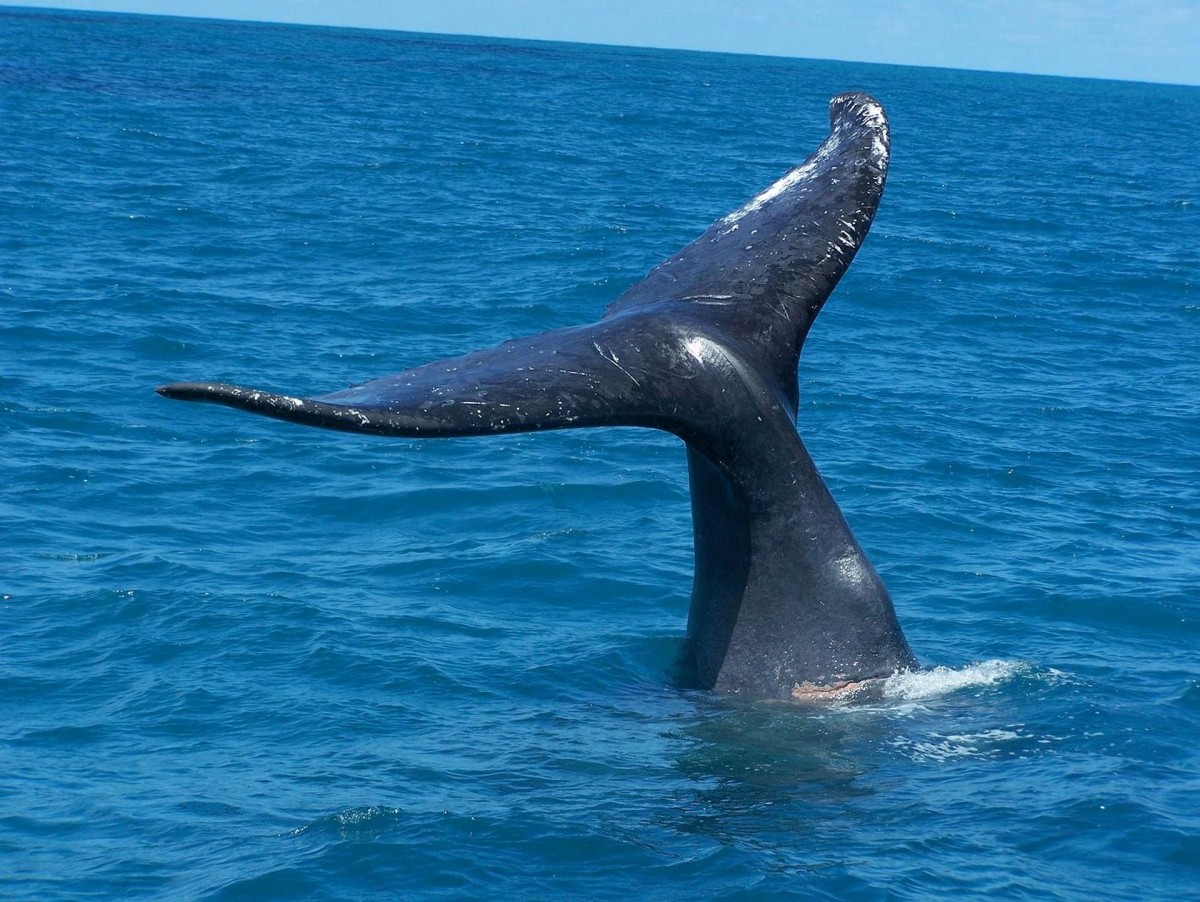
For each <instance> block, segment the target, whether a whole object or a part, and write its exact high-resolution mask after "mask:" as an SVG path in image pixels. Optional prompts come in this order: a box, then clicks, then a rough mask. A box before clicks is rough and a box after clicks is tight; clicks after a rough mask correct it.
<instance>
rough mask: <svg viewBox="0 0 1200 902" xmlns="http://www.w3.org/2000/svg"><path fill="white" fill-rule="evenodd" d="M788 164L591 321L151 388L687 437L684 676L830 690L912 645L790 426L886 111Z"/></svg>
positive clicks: (845, 119) (881, 169)
mask: <svg viewBox="0 0 1200 902" xmlns="http://www.w3.org/2000/svg"><path fill="white" fill-rule="evenodd" d="M829 113H830V115H829V118H830V130H829V134H828V137H827V138H826V139H825V140H824V142H823V143H822V144H821V145H820V146H819V147H818V148H817V150H816V151H815V152H814V153H812V154H811V155H810V156H808V157H807V159H805V160H804V161H803V162H802V163H801V164H800V165H798V166H796V167H795V168H793V169H791V170H790V171H789V172H787V173H786V174H785V175H784V176H783V177H782V178H780V179H779V180H778V181H776V182H775V183H774V184H772V185H770V186H769V187H767V188H766V189H765V190H763V191H761V192H760V193H758V194H757V195H755V196H754V197H753V198H751V199H750V200H749V201H748V202H747V203H746V204H744V205H743V206H742V207H740V208H739V209H737V210H735V211H733V212H732V213H729V214H728V215H726V216H724V217H723V218H721V219H719V220H717V221H716V222H714V223H713V224H712V226H711V227H709V228H708V230H707V231H705V232H704V233H703V234H702V235H700V237H699V238H697V239H696V240H694V241H693V242H692V243H690V244H688V245H687V246H686V247H684V248H683V249H682V250H680V251H679V252H677V253H675V254H674V255H673V256H671V257H668V258H667V259H666V260H664V261H663V262H661V263H659V264H658V265H657V266H655V267H654V268H653V269H652V270H651V271H650V272H649V273H648V274H647V275H646V276H645V277H644V278H643V279H642V280H641V281H639V282H637V283H636V284H634V285H633V286H632V287H630V288H629V289H628V290H627V291H625V292H624V293H623V294H621V295H620V296H619V297H618V298H617V299H616V300H615V301H614V302H613V303H612V304H611V305H610V306H609V307H608V309H607V310H606V311H604V313H603V315H602V316H601V317H600V319H599V320H597V321H596V322H594V323H591V324H587V325H581V326H572V327H568V328H559V329H554V330H551V331H546V332H542V333H541V334H538V335H533V336H530V337H525V338H516V339H513V340H510V341H505V342H503V343H501V344H499V345H497V346H495V347H492V348H489V349H486V350H481V351H474V352H472V353H467V354H463V355H462V356H457V357H451V358H447V359H443V360H437V361H434V362H432V363H427V364H424V365H422V366H418V367H415V368H413V369H408V370H405V371H404V372H401V373H398V374H395V375H390V376H384V377H382V378H377V379H373V380H372V381H368V382H365V383H362V384H359V385H357V386H355V387H352V388H348V389H345V390H341V391H335V392H333V393H331V394H325V395H320V396H317V397H295V396H292V395H289V394H285V393H278V392H273V391H266V390H261V389H256V388H249V387H245V386H240V385H230V384H225V383H216V382H179V383H173V384H170V385H164V386H162V387H160V388H158V389H157V391H158V393H159V394H161V395H163V396H165V397H167V398H172V399H178V400H185V401H201V402H210V403H215V404H222V405H225V406H227V407H233V408H236V409H239V410H244V411H248V412H251V413H256V414H261V415H264V416H267V417H273V418H275V419H278V420H285V421H288V422H291V423H298V424H302V425H305V426H316V427H321V428H325V429H333V430H340V431H343V432H355V433H364V434H370V435H377V436H402V437H408V438H448V437H462V436H488V435H498V434H503V433H514V432H535V431H540V430H549V429H581V428H588V427H596V426H634V427H644V428H649V429H658V430H663V431H666V432H668V433H671V434H672V435H674V436H677V437H678V438H679V439H681V440H682V442H683V444H684V447H685V449H686V457H687V467H688V478H689V488H690V494H691V507H692V532H693V542H694V568H695V572H694V577H693V582H692V589H691V600H690V607H689V611H688V618H687V628H686V633H685V636H684V639H683V643H682V649H681V652H680V658H679V678H680V680H681V682H682V683H683V684H684V685H686V686H689V687H694V688H698V689H706V690H715V691H717V692H721V693H729V694H735V695H743V696H747V697H754V698H779V699H811V698H822V697H832V698H841V697H844V696H845V695H846V693H853V692H855V691H857V690H858V689H859V688H860V687H864V686H870V685H874V686H878V685H880V681H881V680H882V679H883V678H885V677H887V676H890V675H892V674H894V673H896V672H898V671H904V670H908V669H913V668H915V667H916V666H917V660H916V658H915V656H914V654H913V652H912V650H911V648H910V646H909V644H908V641H907V640H906V638H905V636H904V633H903V631H902V629H901V627H900V624H899V621H898V619H897V616H896V612H895V608H894V605H893V603H892V599H891V596H890V595H889V593H888V590H887V588H886V587H885V585H884V583H883V580H882V579H881V578H880V576H879V574H878V572H877V571H876V570H875V568H874V567H873V566H872V564H871V563H870V561H869V560H868V559H867V556H866V554H865V553H864V552H863V550H862V548H861V547H860V546H859V544H858V542H857V541H856V540H855V538H854V535H853V533H852V532H851V530H850V527H849V525H848V524H847V522H846V519H845V517H844V516H843V514H842V512H841V510H840V509H839V507H838V505H837V503H836V502H835V501H834V498H833V496H832V494H831V493H830V491H829V489H828V487H827V486H826V484H825V482H824V480H823V479H822V477H821V475H820V474H819V472H818V471H817V467H816V465H815V463H814V462H813V460H812V458H811V456H810V455H809V453H808V450H807V448H806V447H805V445H804V442H803V441H802V439H801V437H800V434H799V432H798V430H797V424H796V420H797V414H798V407H799V386H798V366H799V361H800V353H801V350H802V348H803V345H804V342H805V339H806V337H807V336H808V333H809V330H810V328H811V326H812V324H813V321H814V320H815V318H816V316H817V314H818V313H819V312H820V311H821V309H822V308H823V306H824V304H825V302H826V300H827V299H828V298H829V296H830V293H831V292H832V291H833V289H834V287H835V286H836V285H837V283H838V281H839V280H840V279H841V277H842V274H843V273H845V272H846V269H847V267H849V265H850V262H851V261H852V260H853V259H854V256H855V254H856V253H857V251H858V249H859V248H860V247H861V246H862V243H863V240H864V239H865V238H866V236H867V233H868V231H869V229H870V227H871V223H872V221H873V220H874V218H875V213H876V210H877V209H878V206H879V201H880V197H881V196H882V193H883V187H884V182H885V180H886V177H887V169H888V159H889V152H890V146H891V139H890V131H889V126H888V120H887V117H886V115H885V114H884V111H883V108H882V107H881V105H880V104H879V102H878V101H877V100H875V99H874V98H873V97H871V96H869V95H867V94H863V93H845V94H839V95H838V96H836V97H834V98H832V100H831V101H830V103H829Z"/></svg>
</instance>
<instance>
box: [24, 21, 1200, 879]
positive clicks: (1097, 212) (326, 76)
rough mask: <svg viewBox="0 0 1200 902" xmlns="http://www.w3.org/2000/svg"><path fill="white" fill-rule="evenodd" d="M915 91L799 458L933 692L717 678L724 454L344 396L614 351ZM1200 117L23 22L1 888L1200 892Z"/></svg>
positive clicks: (464, 44) (832, 317)
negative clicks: (224, 400)
mask: <svg viewBox="0 0 1200 902" xmlns="http://www.w3.org/2000/svg"><path fill="white" fill-rule="evenodd" d="M848 89H861V90H867V91H870V92H872V93H874V94H875V95H876V96H877V97H879V98H880V100H881V101H882V102H883V104H884V106H885V107H886V109H887V110H888V113H889V115H890V118H891V123H892V133H893V159H892V167H891V172H890V175H889V181H888V187H887V191H886V193H885V196H884V200H883V203H882V205H881V207H880V210H879V214H878V217H877V219H876V223H875V226H874V229H873V231H872V232H871V235H870V237H869V238H868V240H867V242H866V245H865V247H864V248H863V250H862V252H861V253H860V254H859V256H858V259H857V260H856V261H855V263H854V264H853V266H852V267H851V269H850V271H849V273H848V275H847V276H846V278H845V279H844V280H843V281H842V283H841V285H840V286H839V288H838V289H837V291H836V292H835V294H834V296H833V299H832V300H831V301H830V303H829V305H828V306H827V307H826V309H825V311H824V312H823V313H822V315H821V317H820V318H819V320H818V321H817V325H816V327H815V328H814V330H813V332H812V334H811V335H810V337H809V340H808V344H807V347H806V350H805V353H804V358H803V361H802V364H801V411H800V423H799V428H800V431H801V433H802V435H803V436H804V439H805V442H806V443H807V445H808V447H809V449H810V451H811V452H812V454H813V457H814V458H815V459H816V461H817V463H818V466H819V467H820V468H821V470H822V472H823V474H824V476H825V478H826V481H827V482H828V483H829V485H830V487H831V489H832V490H833V493H834V495H835V496H836V497H837V498H838V500H839V503H840V504H841V505H842V507H843V509H844V511H845V513H846V516H847V518H848V520H849V521H850V523H851V525H852V527H853V528H854V530H855V532H856V534H857V536H858V538H859V540H860V542H861V543H862V545H863V547H864V548H865V549H866V551H867V553H868V555H869V556H870V557H871V558H872V560H873V562H874V563H875V565H876V566H877V568H878V569H879V571H880V572H881V573H882V575H883V577H884V579H885V580H886V581H887V583H888V585H889V587H890V589H891V592H892V594H893V596H894V598H895V600H896V606H897V611H898V614H899V617H900V620H901V622H902V623H903V625H904V627H905V630H906V632H907V635H908V637H909V639H910V641H911V643H912V645H913V648H914V649H915V650H916V652H917V654H918V655H919V657H920V659H921V661H922V663H923V664H924V665H925V667H926V669H925V670H924V671H922V672H920V673H913V674H907V675H900V676H897V677H895V678H893V679H892V680H891V681H890V682H889V683H888V684H887V689H886V693H885V696H884V698H883V699H881V700H876V701H872V702H870V703H862V704H847V705H841V706H825V707H818V708H813V707H797V706H793V705H790V704H781V703H762V702H748V701H743V700H737V699H729V698H724V697H720V696H717V695H714V694H711V693H707V692H699V691H694V690H688V689H685V688H681V687H679V686H678V685H676V684H675V683H674V682H673V679H672V662H673V660H674V656H675V654H676V652H677V651H678V648H679V646H680V641H681V638H682V636H683V632H684V626H685V622H686V617H687V608H688V597H689V591H690V583H691V554H692V551H691V527H690V509H689V505H688V494H687V482H686V469H685V463H684V450H683V447H682V445H681V444H680V443H679V442H678V441H677V440H676V439H674V438H672V437H670V436H668V435H666V434H660V433H655V432H650V431H638V430H619V429H613V430H586V431H578V432H576V431H568V432H561V433H553V434H540V435H521V436H511V437H504V438H492V439H461V440H443V441H428V442H421V441H415V440H412V441H410V440H383V439H371V438H367V437H360V436H352V435H345V434H339V433H332V432H323V431H319V430H308V429H304V428H300V427H296V426H291V425H287V424H282V423H278V422H274V421H270V420H266V419H261V418H256V417H251V416H248V415H245V414H240V413H235V412H233V411H229V410H225V409H222V408H216V407H209V406H197V405H186V404H179V403H173V402H169V401H166V400H163V399H162V398H159V397H158V396H156V395H155V394H154V388H155V386H157V385H160V384H162V383H164V382H169V381H175V380H186V379H214V380H224V381H237V382H242V383H249V384H253V385H257V386H260V387H263V388H269V389H275V390H281V391H286V392H291V393H300V394H317V393H323V392H328V391H333V390H337V389H340V388H343V387H345V386H347V385H350V384H354V383H357V382H361V381H364V380H366V379H368V378H372V377H375V376H379V375H384V374H387V373H392V372H397V371H399V370H402V369H405V368H407V367H410V366H412V365H414V364H418V363H421V362H424V361H427V360H430V359H434V358H437V357H443V356H448V355H454V354H458V353H462V352H464V351H468V350H472V349H476V348H479V347H486V346H490V345H492V344H496V343H498V342H499V341H501V340H504V339H507V338H511V337H514V336H520V335H525V334H530V333H534V332H540V331H543V330H546V329H549V328H553V327H559V326H567V325H572V324H578V323H584V322H589V321H591V320H594V319H596V318H597V317H598V316H599V315H600V314H601V313H602V311H603V310H604V307H605V305H606V304H608V303H609V302H610V301H612V300H613V299H615V298H616V296H617V295H618V294H620V293H621V292H622V291H623V290H624V289H625V288H626V287H627V286H629V285H630V284H631V283H633V282H634V281H636V280H637V279H639V278H640V277H641V276H642V275H643V274H645V273H646V272H647V271H648V270H649V269H650V268H651V267H652V266H653V265H654V264H655V263H657V262H658V261H659V260H660V259H662V258H663V257H665V256H667V255H668V254H670V253H672V252H673V251H675V250H676V249H678V248H679V247H681V246H682V245H683V244H685V243H686V242H688V241H690V240H691V239H692V238H694V237H695V236H697V235H698V234H699V233H700V232H701V231H703V230H704V229H705V228H706V227H707V226H708V225H709V223H710V222H712V221H713V220H714V219H716V218H718V217H719V216H721V215H723V214H725V213H726V212H728V211H730V210H732V209H734V208H736V207H737V206H739V205H740V204H741V203H742V202H744V201H745V200H746V199H747V198H749V197H751V196H752V195H753V194H755V193H756V192H758V191H759V190H760V189H762V188H763V187H764V186H766V185H768V184H770V183H771V182H772V181H774V180H775V179H776V178H778V177H779V176H780V175H782V174H783V173H784V172H785V171H786V170H787V169H788V168H789V167H791V166H792V165H794V164H796V163H798V162H799V161H801V160H802V159H803V158H804V157H805V156H806V155H807V154H808V153H809V152H811V151H812V150H813V149H814V148H815V147H816V146H817V145H818V144H819V143H820V142H821V141H822V140H823V138H824V136H825V134H826V131H827V127H828V111H827V104H828V100H829V98H830V97H831V96H832V95H833V94H836V93H838V92H841V91H844V90H848ZM1198 119H1200V89H1197V88H1189V87H1171V86H1161V85H1149V84H1132V83H1119V82H1105V81H1090V80H1076V79H1065V78H1044V77H1030V76H1018V75H998V74H989V73H979V72H961V71H949V70H936V69H919V68H904V67H894V66H877V65H860V64H853V63H841V62H817V61H810V60H801V59H775V58H764V57H751V56H732V55H719V54H702V53H685V52H667V51H656V50H637V49H626V48H609V47H592V46H581V45H563V44H546V43H531V42H517V41H495V40H487V39H467V38H452V37H432V36H421V35H412V34H403V33H385V32H372V31H356V30H337V29H328V28H307V27H296V26H276V25H262V24H231V23H223V22H210V21H194V20H182V19H167V18H140V17H132V16H109V15H90V14H67V13H50V12H33V11H28V10H16V9H4V10H0V897H3V898H4V899H13V900H16V899H22V900H23V899H38V900H45V899H57V898H61V899H99V900H117V899H122V900H123V899H131V898H163V899H166V898H169V899H191V898H199V899H248V900H250V899H252V900H261V899H329V900H343V899H369V898H447V899H451V898H453V899H471V898H474V899H501V898H523V899H621V900H629V899H688V898H695V899H700V898H704V899H710V898H711V899H747V900H758V899H784V898H797V899H837V900H846V899H851V900H853V899H863V900H876V899H930V898H965V899H978V898H987V899H990V900H1005V899H1087V900H1094V899H1106V900H1107V899H1117V900H1143V899H1172V900H1175V899H1184V898H1192V899H1194V898H1197V892H1198V887H1200V475H1198V474H1200V400H1198V399H1200V166H1198V160H1200V138H1197V131H1196V123H1197V121H1198Z"/></svg>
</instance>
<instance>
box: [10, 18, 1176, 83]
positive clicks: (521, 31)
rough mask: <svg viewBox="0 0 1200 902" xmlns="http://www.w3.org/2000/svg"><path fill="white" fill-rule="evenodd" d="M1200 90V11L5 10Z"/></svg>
mask: <svg viewBox="0 0 1200 902" xmlns="http://www.w3.org/2000/svg"><path fill="white" fill-rule="evenodd" d="M0 6H50V7H56V8H62V9H91V10H106V11H113V12H137V13H152V14H159V15H178V16H199V17H203V18H217V19H249V20H257V21H268V22H299V23H308V24H314V25H345V26H353V27H360V28H384V29H396V30H401V31H420V32H436V33H440V34H470V35H488V36H492V37H512V38H536V39H544V40H553V41H581V42H585V43H593V44H624V45H632V46H642V47H672V48H684V49H689V50H718V51H726V52H731V53H757V54H766V55H771V56H799V57H810V58H816V59H837V60H851V61H856V62H875V63H899V64H903V65H915V66H944V67H948V68H953V69H990V70H994V71H1000V72H1031V73H1036V74H1039V75H1073V76H1084V77H1090V78H1116V79H1122V80H1130V81H1155V82H1168V83H1175V84H1189V85H1200V0H1010V2H1003V0H751V2H739V0H490V2H489V0H158V2H153V0H83V2H72V0H66V2H55V0H47V2H37V0H32V2H31V0H24V2H12V0H0Z"/></svg>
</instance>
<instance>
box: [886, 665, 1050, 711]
mask: <svg viewBox="0 0 1200 902" xmlns="http://www.w3.org/2000/svg"><path fill="white" fill-rule="evenodd" d="M1028 669H1029V665H1028V664H1026V663H1024V662H1022V661H998V660H996V661H983V662H981V663H979V664H968V665H966V666H965V667H955V668H951V667H932V668H930V669H929V670H905V671H902V672H900V673H896V674H893V675H892V676H890V677H888V678H887V680H885V681H884V684H883V697H884V698H887V699H903V700H905V701H917V700H919V699H926V698H936V697H937V696H940V695H948V694H949V693H951V692H958V691H959V690H960V689H969V688H973V687H976V686H991V685H992V684H994V683H999V682H1003V681H1005V680H1009V679H1012V678H1013V677H1014V676H1016V675H1017V674H1018V673H1021V672H1024V671H1026V670H1028Z"/></svg>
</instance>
